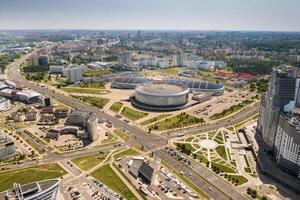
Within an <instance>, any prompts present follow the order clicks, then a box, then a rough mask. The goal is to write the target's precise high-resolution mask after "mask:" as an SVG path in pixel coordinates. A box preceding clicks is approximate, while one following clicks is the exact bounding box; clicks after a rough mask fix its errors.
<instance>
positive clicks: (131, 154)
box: [114, 149, 139, 159]
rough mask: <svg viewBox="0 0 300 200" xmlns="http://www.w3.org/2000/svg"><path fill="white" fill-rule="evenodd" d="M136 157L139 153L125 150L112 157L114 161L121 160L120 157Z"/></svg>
mask: <svg viewBox="0 0 300 200" xmlns="http://www.w3.org/2000/svg"><path fill="white" fill-rule="evenodd" d="M137 155H139V152H137V151H136V150H134V149H127V150H125V151H122V152H120V153H118V154H116V155H115V156H114V157H115V159H117V158H121V157H124V156H137Z"/></svg>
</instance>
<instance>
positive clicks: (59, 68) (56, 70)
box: [49, 65, 67, 76]
mask: <svg viewBox="0 0 300 200" xmlns="http://www.w3.org/2000/svg"><path fill="white" fill-rule="evenodd" d="M49 71H50V74H61V75H62V76H66V75H67V69H66V67H65V66H63V65H50V66H49Z"/></svg>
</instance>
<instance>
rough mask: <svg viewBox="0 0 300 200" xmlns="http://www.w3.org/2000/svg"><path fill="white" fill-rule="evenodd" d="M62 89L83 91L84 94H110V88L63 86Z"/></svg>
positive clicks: (73, 91)
mask: <svg viewBox="0 0 300 200" xmlns="http://www.w3.org/2000/svg"><path fill="white" fill-rule="evenodd" d="M61 90H63V91H65V92H69V93H83V94H108V93H109V91H108V90H101V89H94V88H80V87H78V88H77V87H63V88H61Z"/></svg>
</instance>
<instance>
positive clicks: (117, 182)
mask: <svg viewBox="0 0 300 200" xmlns="http://www.w3.org/2000/svg"><path fill="white" fill-rule="evenodd" d="M91 175H92V176H94V177H95V178H96V179H97V180H99V181H101V182H102V183H103V184H105V185H106V186H108V187H109V188H111V189H112V190H113V191H115V192H117V193H119V194H120V195H122V197H124V198H125V199H130V200H131V199H137V198H136V197H135V196H134V194H133V193H132V192H131V191H130V190H129V189H128V187H127V186H126V185H125V184H124V183H123V181H122V180H121V179H120V178H119V177H118V175H117V174H116V173H115V172H114V171H113V169H112V168H111V167H110V166H109V164H106V165H104V166H102V167H100V168H99V169H97V170H96V171H95V172H93V173H92V174H91Z"/></svg>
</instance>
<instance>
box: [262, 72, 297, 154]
mask: <svg viewBox="0 0 300 200" xmlns="http://www.w3.org/2000/svg"><path fill="white" fill-rule="evenodd" d="M296 79H297V68H295V67H291V66H280V67H277V68H273V70H272V73H271V77H270V81H269V89H268V92H267V94H266V96H263V97H262V100H261V105H262V106H261V108H260V117H259V120H258V131H259V132H260V133H261V135H262V138H263V140H264V142H265V144H266V145H267V146H268V147H269V148H270V149H273V145H274V140H275V134H276V130H277V124H278V119H279V113H280V112H283V113H290V112H292V109H293V107H294V105H295V93H296V91H295V88H296Z"/></svg>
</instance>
